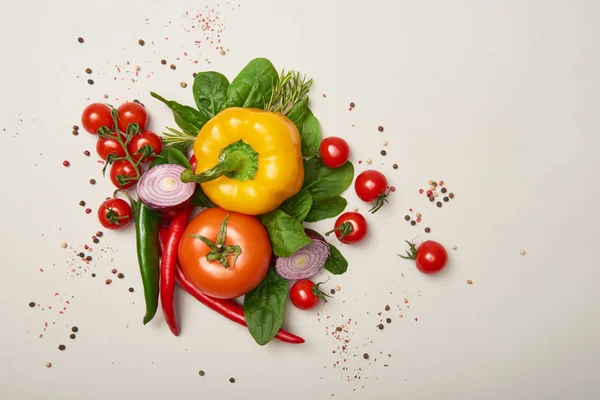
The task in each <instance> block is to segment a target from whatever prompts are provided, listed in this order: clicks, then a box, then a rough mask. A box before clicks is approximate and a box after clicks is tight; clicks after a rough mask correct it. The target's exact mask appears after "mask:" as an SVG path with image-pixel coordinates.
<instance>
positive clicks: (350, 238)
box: [334, 212, 368, 244]
mask: <svg viewBox="0 0 600 400" xmlns="http://www.w3.org/2000/svg"><path fill="white" fill-rule="evenodd" d="M344 222H349V223H350V224H352V232H350V233H349V234H347V235H346V236H344V237H343V238H342V239H340V236H342V234H341V232H340V231H335V236H337V238H338V239H339V240H340V242H342V243H347V244H351V243H357V242H360V241H361V240H363V238H364V237H365V236H366V235H367V231H368V227H367V220H366V219H365V217H363V216H362V214H359V213H357V212H347V213H343V214H342V215H340V217H339V218H338V219H337V220H336V221H335V225H334V227H335V228H336V229H337V228H338V227H339V226H340V225H342V224H343V223H344Z"/></svg>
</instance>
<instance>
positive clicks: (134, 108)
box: [118, 102, 148, 133]
mask: <svg viewBox="0 0 600 400" xmlns="http://www.w3.org/2000/svg"><path fill="white" fill-rule="evenodd" d="M118 111H119V121H118V122H119V129H120V130H121V132H123V133H127V127H128V126H129V124H132V123H134V122H135V123H136V124H138V125H139V126H140V131H143V130H144V129H145V128H146V124H147V123H148V113H147V112H146V109H145V108H144V106H143V105H141V104H138V103H133V102H127V103H123V104H121V106H120V107H119V108H118Z"/></svg>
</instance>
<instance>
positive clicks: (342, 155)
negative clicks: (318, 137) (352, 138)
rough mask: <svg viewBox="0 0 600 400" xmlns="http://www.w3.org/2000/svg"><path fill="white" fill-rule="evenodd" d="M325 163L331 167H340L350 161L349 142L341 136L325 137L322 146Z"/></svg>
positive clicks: (321, 150)
mask: <svg viewBox="0 0 600 400" xmlns="http://www.w3.org/2000/svg"><path fill="white" fill-rule="evenodd" d="M319 150H320V152H321V159H322V160H323V164H325V165H326V166H328V167H329V168H339V167H341V166H342V165H344V164H345V163H346V161H348V157H350V147H349V146H348V143H346V141H345V140H344V139H342V138H339V137H328V138H325V139H323V141H322V142H321V146H320V149H319Z"/></svg>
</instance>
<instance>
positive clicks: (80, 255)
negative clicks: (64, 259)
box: [77, 252, 85, 258]
mask: <svg viewBox="0 0 600 400" xmlns="http://www.w3.org/2000/svg"><path fill="white" fill-rule="evenodd" d="M77 255H78V256H79V257H81V258H83V257H85V254H83V252H81V253H79V254H77Z"/></svg>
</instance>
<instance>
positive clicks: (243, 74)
mask: <svg viewBox="0 0 600 400" xmlns="http://www.w3.org/2000/svg"><path fill="white" fill-rule="evenodd" d="M278 79H279V74H278V73H277V71H276V70H275V67H273V64H271V61H269V60H267V59H266V58H255V59H254V60H252V61H250V62H249V63H248V65H246V66H245V67H244V69H242V70H241V71H240V73H239V74H238V76H236V77H235V79H234V80H233V81H232V82H231V85H229V88H228V89H227V107H245V108H252V107H255V108H260V109H264V108H265V99H269V98H270V97H271V90H272V88H273V84H275V83H276V82H277V80H278Z"/></svg>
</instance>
